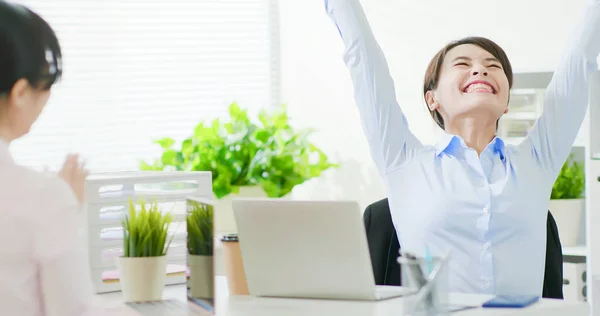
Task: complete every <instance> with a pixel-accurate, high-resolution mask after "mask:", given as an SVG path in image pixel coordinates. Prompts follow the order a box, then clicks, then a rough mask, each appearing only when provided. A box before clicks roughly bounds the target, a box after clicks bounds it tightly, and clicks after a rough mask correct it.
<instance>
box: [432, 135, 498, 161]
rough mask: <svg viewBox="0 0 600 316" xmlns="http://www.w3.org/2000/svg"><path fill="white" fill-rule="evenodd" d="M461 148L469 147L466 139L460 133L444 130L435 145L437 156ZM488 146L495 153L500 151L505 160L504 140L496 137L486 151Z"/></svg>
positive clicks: (454, 151)
mask: <svg viewBox="0 0 600 316" xmlns="http://www.w3.org/2000/svg"><path fill="white" fill-rule="evenodd" d="M459 148H462V149H466V148H467V144H466V143H465V141H464V139H462V137H460V136H458V135H452V134H448V133H446V132H444V133H443V134H442V137H441V138H440V140H439V141H438V142H437V143H436V145H435V154H436V155H437V156H439V155H440V154H442V153H446V154H454V153H456V150H457V149H459ZM488 148H491V150H492V152H493V153H498V154H499V155H500V159H502V160H504V156H505V145H504V141H503V140H502V139H501V138H500V137H498V136H496V137H494V139H492V141H491V142H490V143H489V144H488V145H487V147H486V149H485V150H484V151H486V150H487V149H488Z"/></svg>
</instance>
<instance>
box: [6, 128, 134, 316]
mask: <svg viewBox="0 0 600 316" xmlns="http://www.w3.org/2000/svg"><path fill="white" fill-rule="evenodd" d="M41 154H42V153H41ZM80 212H81V208H80V206H79V205H78V202H77V200H76V197H75V195H74V194H73V191H72V190H71V188H70V187H69V186H68V185H67V184H66V182H64V181H62V180H61V179H59V178H58V177H56V176H54V175H51V174H44V173H39V172H35V171H32V170H29V169H27V168H24V167H21V166H17V165H16V164H15V163H14V161H13V159H12V157H11V155H10V154H9V151H8V145H7V143H6V142H5V141H3V140H1V139H0V218H1V220H0V240H2V246H1V247H0V315H11V316H12V315H14V316H17V315H18V316H81V315H114V314H121V313H123V307H122V306H117V308H113V307H111V306H106V308H105V306H102V305H103V303H102V302H100V301H98V300H97V299H96V298H95V297H94V293H93V290H92V282H91V278H90V269H89V264H88V260H87V252H86V245H87V239H86V238H85V234H84V231H85V228H84V224H83V223H82V222H81V221H80V220H79V218H80V217H79V216H78V215H81V214H80ZM131 315H133V313H131Z"/></svg>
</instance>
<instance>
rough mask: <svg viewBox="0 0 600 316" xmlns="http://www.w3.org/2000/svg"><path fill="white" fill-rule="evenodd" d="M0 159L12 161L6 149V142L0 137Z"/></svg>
mask: <svg viewBox="0 0 600 316" xmlns="http://www.w3.org/2000/svg"><path fill="white" fill-rule="evenodd" d="M0 159H3V160H4V159H8V160H9V161H11V162H12V161H13V159H12V156H11V154H10V151H9V149H8V142H7V141H5V140H4V139H2V138H1V137H0Z"/></svg>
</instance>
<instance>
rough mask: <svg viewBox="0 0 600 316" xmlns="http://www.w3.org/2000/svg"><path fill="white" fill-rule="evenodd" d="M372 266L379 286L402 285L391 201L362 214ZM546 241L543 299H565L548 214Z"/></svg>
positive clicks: (555, 236) (557, 246)
mask: <svg viewBox="0 0 600 316" xmlns="http://www.w3.org/2000/svg"><path fill="white" fill-rule="evenodd" d="M363 221H364V224H365V230H366V232H367V242H368V244H369V252H370V254H371V264H372V265H373V274H374V276H375V283H376V284H377V285H396V286H400V285H401V275H400V265H399V264H398V263H397V261H396V260H397V258H398V255H399V251H400V244H399V243H398V237H397V235H396V230H395V228H394V224H393V223H392V216H391V214H390V207H389V204H388V199H387V198H386V199H383V200H379V201H377V202H375V203H373V204H371V205H369V206H368V207H367V208H366V209H365V212H364V214H363ZM547 231H548V236H547V238H546V269H545V273H544V286H543V291H542V297H544V298H558V299H563V298H564V297H563V256H562V246H561V243H560V237H559V235H558V227H557V225H556V222H555V221H554V217H553V216H552V214H551V213H550V211H548V220H547Z"/></svg>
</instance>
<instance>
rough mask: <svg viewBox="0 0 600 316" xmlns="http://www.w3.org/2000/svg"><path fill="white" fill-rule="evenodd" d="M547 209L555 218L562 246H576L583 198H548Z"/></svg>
mask: <svg viewBox="0 0 600 316" xmlns="http://www.w3.org/2000/svg"><path fill="white" fill-rule="evenodd" d="M549 209H550V212H551V213H552V216H554V219H555V220H556V226H558V235H559V236H560V242H561V244H562V246H563V247H572V246H577V239H578V238H579V234H580V233H581V232H580V227H581V217H582V216H583V212H584V211H585V199H568V200H550V205H549Z"/></svg>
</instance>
